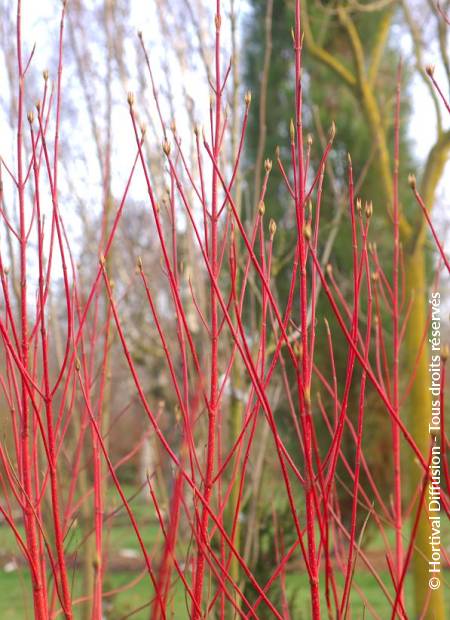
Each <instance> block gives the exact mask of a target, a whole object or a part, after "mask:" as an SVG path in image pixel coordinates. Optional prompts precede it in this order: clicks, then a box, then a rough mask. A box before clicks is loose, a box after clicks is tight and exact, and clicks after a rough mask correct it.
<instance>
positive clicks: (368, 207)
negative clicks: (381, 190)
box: [364, 200, 373, 218]
mask: <svg viewBox="0 0 450 620" xmlns="http://www.w3.org/2000/svg"><path fill="white" fill-rule="evenodd" d="M364 212H365V214H366V217H367V218H370V217H372V215H373V203H372V201H371V200H369V202H366V205H365V208H364Z"/></svg>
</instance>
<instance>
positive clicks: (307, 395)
mask: <svg viewBox="0 0 450 620" xmlns="http://www.w3.org/2000/svg"><path fill="white" fill-rule="evenodd" d="M304 398H305V404H306V406H307V407H310V406H311V390H310V389H309V387H305V389H304Z"/></svg>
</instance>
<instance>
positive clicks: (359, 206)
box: [356, 196, 362, 213]
mask: <svg viewBox="0 0 450 620" xmlns="http://www.w3.org/2000/svg"><path fill="white" fill-rule="evenodd" d="M356 211H357V212H358V213H362V200H361V198H360V197H359V196H358V198H357V199H356Z"/></svg>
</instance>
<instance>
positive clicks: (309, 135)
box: [306, 133, 313, 146]
mask: <svg viewBox="0 0 450 620" xmlns="http://www.w3.org/2000/svg"><path fill="white" fill-rule="evenodd" d="M312 143H313V137H312V135H311V134H310V133H309V134H308V135H307V136H306V144H307V145H308V146H311V145H312Z"/></svg>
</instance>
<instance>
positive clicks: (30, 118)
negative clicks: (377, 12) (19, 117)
mask: <svg viewBox="0 0 450 620" xmlns="http://www.w3.org/2000/svg"><path fill="white" fill-rule="evenodd" d="M27 118H28V122H29V123H30V125H32V124H33V121H34V114H33V112H31V111H30V112H28V114H27Z"/></svg>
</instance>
